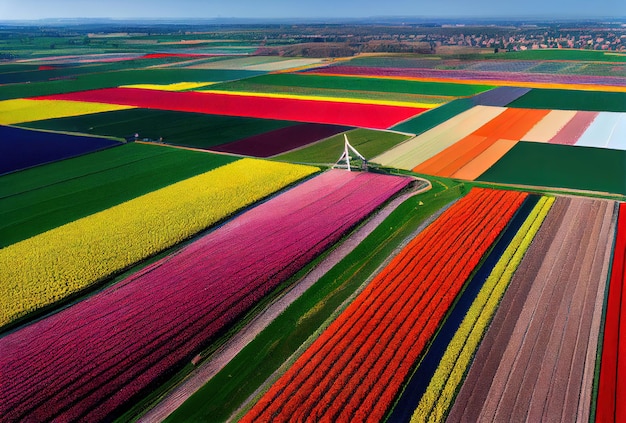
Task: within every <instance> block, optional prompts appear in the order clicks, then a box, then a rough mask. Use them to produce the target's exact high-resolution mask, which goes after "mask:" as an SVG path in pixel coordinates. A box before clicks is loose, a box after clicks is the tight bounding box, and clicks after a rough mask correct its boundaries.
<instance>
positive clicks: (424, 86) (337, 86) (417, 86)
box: [215, 73, 493, 97]
mask: <svg viewBox="0 0 626 423" xmlns="http://www.w3.org/2000/svg"><path fill="white" fill-rule="evenodd" d="M281 86H283V87H297V89H298V90H303V89H312V88H317V89H329V90H344V91H345V90H347V91H379V92H386V93H405V94H420V95H433V96H450V97H464V96H471V95H474V94H478V93H481V92H483V91H486V90H489V89H491V88H493V87H492V86H490V85H475V84H463V83H458V84H457V83H445V82H422V81H407V80H400V79H388V78H387V79H385V78H363V77H355V76H329V75H309V74H289V73H282V74H270V75H262V76H257V77H254V78H249V79H247V80H245V81H238V82H234V83H229V84H220V85H217V86H216V87H215V89H220V90H232V91H261V92H265V91H267V92H272V90H275V89H276V87H281Z"/></svg>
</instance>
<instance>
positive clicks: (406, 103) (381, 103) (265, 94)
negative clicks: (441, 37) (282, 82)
mask: <svg viewBox="0 0 626 423" xmlns="http://www.w3.org/2000/svg"><path fill="white" fill-rule="evenodd" d="M199 92H203V93H211V94H223V95H235V96H244V97H264V98H286V99H292V100H314V101H332V102H335V103H359V104H376V105H379V106H399V107H413V108H417V109H434V108H435V107H439V106H441V104H442V103H434V102H433V103H420V102H411V101H393V100H373V99H365V98H343V97H329V96H321V95H306V94H284V93H269V92H262V93H258V92H253V91H224V90H212V89H210V88H209V89H207V90H199Z"/></svg>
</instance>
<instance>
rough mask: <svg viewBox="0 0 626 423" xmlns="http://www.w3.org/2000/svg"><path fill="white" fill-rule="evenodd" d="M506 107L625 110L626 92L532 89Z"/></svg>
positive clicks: (600, 110)
mask: <svg viewBox="0 0 626 423" xmlns="http://www.w3.org/2000/svg"><path fill="white" fill-rule="evenodd" d="M508 107H521V108H528V109H560V110H589V111H598V112H626V93H614V92H603V91H574V90H553V89H547V90H546V89H533V90H530V91H529V92H528V93H526V94H524V95H523V96H521V97H520V98H518V99H517V100H515V101H514V102H512V103H510V104H509V105H508Z"/></svg>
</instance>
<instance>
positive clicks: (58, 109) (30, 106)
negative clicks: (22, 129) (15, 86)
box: [0, 99, 133, 125]
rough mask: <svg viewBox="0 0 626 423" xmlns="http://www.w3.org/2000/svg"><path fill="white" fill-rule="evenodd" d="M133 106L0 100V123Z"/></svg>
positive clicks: (29, 120)
mask: <svg viewBox="0 0 626 423" xmlns="http://www.w3.org/2000/svg"><path fill="white" fill-rule="evenodd" d="M132 108H133V106H127V105H117V104H107V103H106V102H105V103H99V102H82V101H60V100H30V99H18V100H5V101H0V125H13V124H16V123H22V122H32V121H35V120H44V119H54V118H60V117H67V116H80V115H86V114H90V113H100V112H109V111H111V110H124V109H132Z"/></svg>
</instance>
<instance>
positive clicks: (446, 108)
mask: <svg viewBox="0 0 626 423" xmlns="http://www.w3.org/2000/svg"><path fill="white" fill-rule="evenodd" d="M472 107H474V103H473V102H472V101H471V100H469V99H465V98H460V99H457V100H454V101H451V102H450V103H448V104H444V105H443V106H439V107H437V108H435V109H431V110H428V111H426V112H424V113H421V114H419V115H417V116H415V117H414V118H412V119H409V120H407V121H405V122H402V123H400V124H398V125H396V126H394V127H392V128H391V129H393V130H394V131H400V132H407V133H410V134H415V135H419V134H421V133H423V132H426V131H428V130H429V129H432V128H434V127H435V126H437V125H439V124H442V123H444V122H445V121H446V120H448V119H450V118H452V117H454V116H456V115H458V114H459V113H463V112H464V111H466V110H469V109H471V108H472Z"/></svg>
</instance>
